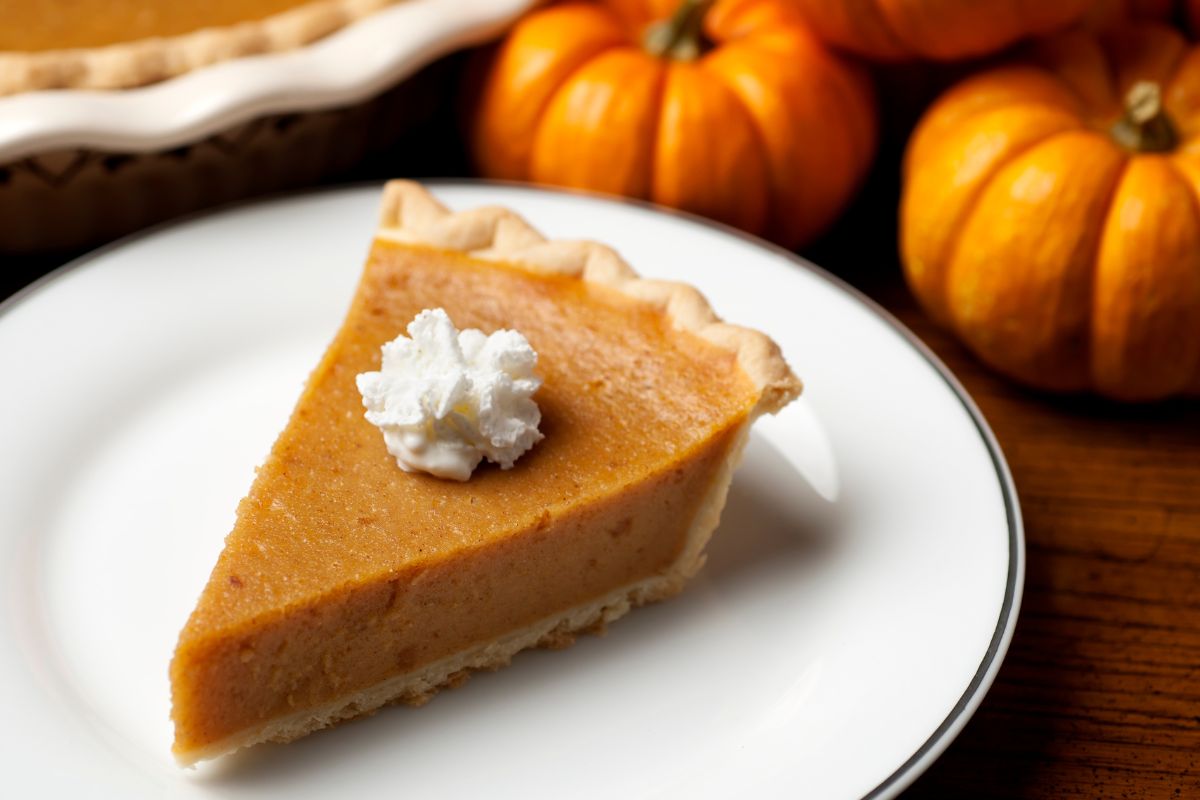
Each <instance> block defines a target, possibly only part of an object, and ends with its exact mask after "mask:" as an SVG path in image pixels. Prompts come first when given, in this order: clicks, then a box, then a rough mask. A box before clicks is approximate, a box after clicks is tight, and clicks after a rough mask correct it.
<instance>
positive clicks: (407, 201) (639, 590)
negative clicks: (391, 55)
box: [173, 181, 801, 764]
mask: <svg viewBox="0 0 1200 800" xmlns="http://www.w3.org/2000/svg"><path fill="white" fill-rule="evenodd" d="M376 236H377V238H379V239H383V240H389V241H393V242H397V243H402V244H409V245H418V246H429V247H433V248H437V249H439V250H449V251H457V252H461V253H466V254H469V255H470V256H471V257H473V258H476V259H482V260H492V261H498V262H503V264H505V265H506V266H507V267H515V268H517V269H523V270H528V271H530V272H534V273H538V274H547V273H549V274H553V275H556V276H561V277H564V278H568V279H577V280H582V281H590V282H595V283H599V284H603V285H604V286H606V287H609V288H614V289H616V290H618V291H619V292H621V293H623V294H625V295H628V296H630V297H633V298H636V299H637V300H638V301H639V302H640V304H641V305H643V306H650V307H653V308H656V309H657V310H658V312H659V313H661V314H662V315H663V316H664V317H665V318H666V320H668V321H669V323H670V324H672V325H674V326H676V327H678V328H682V329H684V330H687V331H689V332H692V333H694V334H697V335H699V336H700V337H702V338H704V339H706V340H707V341H709V342H711V343H713V344H714V345H716V347H717V348H719V349H723V350H726V351H727V352H729V353H731V354H732V355H734V356H735V358H736V361H737V363H738V365H739V366H740V367H741V369H742V371H743V372H744V373H745V374H746V376H747V377H748V378H749V380H750V382H751V383H752V384H753V385H754V386H755V388H756V389H757V390H758V399H757V402H756V403H755V404H754V405H753V406H752V407H751V408H750V409H749V410H748V411H747V412H746V414H745V416H744V418H742V419H741V420H740V421H738V422H737V424H736V427H735V428H733V429H731V431H732V435H731V439H730V441H731V445H730V446H729V449H728V451H727V452H726V455H725V457H724V458H723V460H722V461H721V462H720V464H719V466H718V467H717V468H716V470H715V474H714V475H713V476H712V478H711V479H710V480H709V481H708V483H707V487H706V488H705V491H704V494H703V495H701V497H700V500H699V502H698V503H697V505H696V506H695V509H696V511H695V514H694V516H693V518H692V522H691V523H690V526H688V527H687V529H686V531H685V534H684V536H683V539H682V541H683V544H682V547H680V549H679V554H678V556H677V557H676V558H675V560H674V561H673V562H672V563H670V564H669V565H668V566H667V567H666V568H665V569H660V570H658V571H657V572H656V573H655V574H653V575H651V576H650V577H648V578H644V579H641V580H637V581H635V582H633V583H631V584H626V585H623V586H619V587H617V588H615V589H613V590H611V591H608V592H607V593H606V594H604V595H603V596H600V597H598V598H596V599H593V600H590V601H588V602H585V603H582V604H580V605H577V606H574V607H572V608H568V609H565V610H563V611H560V612H557V613H554V614H552V615H550V616H548V617H544V618H542V619H540V620H537V621H536V622H534V623H532V624H529V625H525V626H524V627H522V628H520V629H518V630H514V631H510V632H508V633H505V634H502V635H500V636H498V637H496V638H493V639H490V640H486V641H478V642H476V643H475V644H473V645H471V646H469V647H467V648H466V649H463V650H461V651H459V652H455V653H453V654H451V655H449V656H447V657H444V658H441V659H439V660H435V661H433V662H431V663H427V664H425V665H422V666H420V667H418V668H416V669H414V670H411V671H408V672H405V673H403V674H399V675H396V676H394V677H391V678H389V679H387V680H384V681H382V682H380V683H377V684H375V685H373V686H369V687H367V688H365V689H362V690H358V691H354V692H351V693H348V694H343V695H341V696H339V697H337V698H335V699H334V700H333V701H331V702H328V703H325V704H323V705H321V706H318V707H315V708H313V707H309V708H305V709H302V710H298V711H296V712H295V713H291V714H285V715H281V716H276V717H274V718H272V719H269V720H267V721H265V722H264V723H262V724H260V725H257V726H253V727H250V728H248V729H243V730H241V731H238V732H236V733H233V734H231V735H228V736H225V737H224V738H221V739H219V740H218V741H214V742H211V743H209V744H207V745H204V746H198V747H188V748H186V749H181V748H180V747H179V746H178V745H177V747H176V750H175V755H176V758H177V759H178V760H179V761H180V762H181V763H183V764H191V763H194V762H196V761H199V760H203V759H208V758H213V757H216V756H219V755H222V754H224V753H227V752H230V751H232V750H236V749H238V748H241V747H246V746H250V745H253V744H257V743H259V742H265V741H274V742H286V741H291V740H293V739H296V738H299V737H301V736H304V735H305V734H308V733H310V732H312V731H315V730H318V729H320V728H324V727H326V726H329V725H332V724H334V723H337V722H339V721H341V720H345V719H350V718H353V717H357V716H360V715H363V714H369V713H372V712H374V711H375V710H377V709H379V708H380V707H382V706H384V705H387V704H389V703H393V702H404V703H408V704H411V705H420V704H422V703H424V702H425V701H426V700H428V699H429V698H430V697H431V696H432V695H433V694H435V693H436V692H437V691H438V690H439V689H441V688H445V687H450V686H455V685H457V684H458V683H460V682H462V681H463V680H464V679H465V678H466V677H467V675H468V674H469V673H470V672H471V671H472V670H478V669H496V668H498V667H501V666H504V665H506V664H508V662H509V661H510V659H511V658H512V657H513V655H515V654H516V653H517V652H519V651H521V650H524V649H527V648H530V647H535V646H543V647H563V646H566V645H569V644H571V643H572V642H573V641H574V639H575V636H576V634H578V633H581V632H588V631H595V630H602V629H603V628H604V627H605V626H606V625H607V623H609V622H611V621H613V620H615V619H617V618H619V617H621V616H623V615H624V614H626V613H627V612H628V611H629V610H630V609H632V608H634V607H636V606H639V605H642V604H645V603H648V602H652V601H655V600H660V599H664V598H666V597H669V596H671V595H674V594H676V593H678V592H679V591H680V590H681V589H682V588H683V586H684V584H685V583H686V581H687V580H688V579H689V578H691V577H692V576H693V575H694V574H695V573H696V572H697V571H698V570H699V569H700V568H701V567H702V566H703V564H704V561H705V555H704V548H705V545H706V544H707V542H708V540H709V538H710V536H711V534H712V532H713V530H714V529H715V528H716V527H717V523H718V521H719V518H720V514H721V510H722V508H723V507H724V505H725V500H726V496H727V492H728V488H729V484H730V481H731V478H732V474H733V470H734V468H735V467H736V466H737V463H738V462H739V461H740V458H741V453H742V450H743V448H744V445H745V443H746V441H747V439H748V435H749V431H750V427H751V425H752V424H753V422H754V420H755V419H756V418H757V417H758V416H759V415H761V414H763V413H774V412H776V411H778V410H779V409H781V408H783V407H784V406H785V405H787V404H788V403H789V402H791V401H792V400H793V399H794V398H795V397H796V396H797V395H798V394H799V393H800V389H801V384H800V382H799V380H797V379H796V377H795V376H794V375H793V374H792V371H791V369H790V368H789V367H788V365H787V363H786V362H785V361H784V359H783V357H782V354H781V353H780V351H779V348H778V346H777V345H776V344H775V343H774V342H773V341H772V340H771V339H770V338H768V337H767V336H766V335H764V334H762V333H760V332H758V331H754V330H750V329H747V328H743V327H739V326H736V325H729V324H726V323H723V322H721V321H720V319H719V318H718V317H717V316H716V314H715V313H714V312H713V310H712V308H711V307H710V306H709V304H708V302H707V301H706V300H705V299H704V297H703V296H702V295H701V294H700V292H699V291H697V290H696V289H695V288H693V287H691V286H688V285H686V284H681V283H673V282H667V281H658V280H648V279H642V278H639V277H637V275H636V274H635V273H634V271H633V270H632V269H631V268H630V267H629V266H628V265H627V264H626V263H625V262H624V261H623V260H622V259H621V258H620V257H619V256H618V255H617V254H616V253H615V252H614V251H613V250H611V249H610V248H608V247H605V246H603V245H600V244H595V243H591V242H578V241H554V240H547V239H545V238H544V237H543V236H541V235H540V234H539V233H538V232H537V231H535V230H534V229H533V228H531V227H530V226H529V225H528V224H527V223H526V222H525V221H524V220H523V219H521V218H520V217H518V216H517V215H516V214H514V213H512V212H511V211H509V210H507V209H504V208H497V207H487V208H478V209H473V210H468V211H460V212H457V213H451V212H449V211H448V210H447V209H445V208H444V207H443V206H442V205H441V204H440V203H438V201H437V200H436V199H434V198H433V196H432V195H430V194H429V193H428V192H427V191H426V190H425V189H424V188H423V187H421V186H420V185H418V184H415V183H412V182H408V181H392V182H390V183H389V184H388V185H387V186H386V188H385V191H384V199H383V210H382V218H381V220H380V224H379V228H378V231H377V233H376ZM177 658H178V656H177ZM175 666H176V665H173V670H174V669H175ZM173 675H174V672H173ZM176 720H177V723H178V722H179V718H178V708H177V709H176Z"/></svg>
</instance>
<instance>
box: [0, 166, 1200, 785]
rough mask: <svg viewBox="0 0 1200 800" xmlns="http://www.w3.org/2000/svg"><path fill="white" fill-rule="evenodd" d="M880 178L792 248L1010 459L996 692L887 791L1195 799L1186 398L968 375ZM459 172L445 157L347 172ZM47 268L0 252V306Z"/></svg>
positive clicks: (1191, 476)
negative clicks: (871, 316)
mask: <svg viewBox="0 0 1200 800" xmlns="http://www.w3.org/2000/svg"><path fill="white" fill-rule="evenodd" d="M423 152H428V151H423ZM895 170H896V159H895V158H894V157H891V158H889V157H886V156H885V157H882V158H881V159H880V164H879V165H878V166H877V168H876V177H875V178H874V179H873V182H872V184H871V186H869V187H867V190H866V191H865V192H864V194H863V195H862V198H861V199H860V201H859V202H858V203H857V204H856V206H855V208H854V209H853V210H852V211H851V213H850V214H849V215H848V216H847V218H846V219H845V221H844V222H843V223H842V224H840V225H839V228H838V230H836V231H834V232H833V233H832V234H831V235H830V236H829V237H827V238H826V240H825V241H824V242H822V243H820V244H819V245H818V246H816V247H814V248H812V249H811V251H810V252H809V255H810V256H811V257H812V258H813V259H814V260H816V261H817V262H818V263H821V264H823V265H825V266H827V267H829V268H830V269H832V270H833V271H834V272H837V273H839V274H841V275H842V276H843V277H845V278H846V279H848V280H849V281H851V282H852V283H854V284H856V285H857V286H859V287H860V288H862V289H863V290H864V291H866V292H867V293H868V294H870V295H872V296H873V297H875V298H876V299H877V300H879V301H880V302H881V303H883V304H884V305H885V306H886V307H888V308H889V309H890V310H891V311H893V313H895V314H896V315H897V316H898V317H899V318H900V319H901V320H902V321H903V322H904V323H905V324H907V325H908V326H909V327H911V328H912V329H913V330H914V331H915V332H916V333H917V334H918V335H919V336H920V337H921V338H922V339H924V340H925V341H926V342H927V343H928V344H929V345H930V346H931V347H932V348H933V349H934V351H935V352H937V353H938V355H940V356H941V358H942V359H943V360H944V361H945V362H946V363H947V364H948V365H949V366H950V368H951V369H952V370H953V371H954V373H955V374H956V375H957V376H958V377H959V379H960V380H961V381H962V382H963V384H964V385H965V386H966V387H967V389H968V390H969V391H970V393H971V394H972V395H973V396H974V398H975V399H976V401H977V402H978V404H979V406H980V408H981V409H982V410H983V413H984V415H985V416H986V417H987V419H988V421H989V422H990V423H991V425H992V427H993V429H994V430H995V432H996V436H997V438H998V439H999V441H1000V444H1001V445H1002V447H1003V449H1004V452H1005V455H1006V456H1007V458H1008V461H1009V464H1010V466H1011V467H1012V472H1013V475H1014V477H1015V479H1016V484H1017V489H1018V492H1019V495H1020V501H1021V506H1022V509H1023V512H1024V516H1025V526H1026V536H1027V542H1028V572H1027V577H1026V584H1025V598H1024V603H1023V606H1022V609H1021V615H1020V620H1019V623H1018V625H1017V631H1016V635H1015V638H1014V640H1013V643H1012V647H1011V649H1010V651H1009V654H1008V658H1007V660H1006V661H1005V663H1004V666H1003V667H1002V669H1001V671H1000V674H999V677H998V679H997V681H996V684H995V686H994V688H993V689H992V691H991V693H990V694H989V695H988V697H987V698H986V699H985V700H984V702H983V705H982V707H981V708H980V709H979V711H978V713H977V714H976V715H975V717H974V719H973V720H972V721H971V722H970V723H969V725H968V726H967V728H966V730H965V731H964V732H963V734H962V735H961V736H960V737H959V739H958V740H957V741H956V742H955V743H954V744H953V745H951V747H950V748H949V750H948V751H947V752H946V754H945V755H944V756H943V757H942V758H941V759H940V760H939V761H938V762H937V763H936V764H935V765H934V766H933V767H932V768H931V769H930V770H929V772H928V773H927V774H926V775H925V776H923V777H922V778H920V779H919V780H918V781H917V783H916V784H915V785H914V786H913V787H912V789H911V790H910V791H909V792H907V793H906V794H905V798H906V799H907V798H912V799H913V800H917V799H918V798H943V797H945V798H1064V797H1087V798H1108V797H1112V798H1140V797H1147V798H1158V797H1163V798H1173V797H1179V798H1188V797H1192V798H1197V797H1200V402H1176V403H1170V404H1160V405H1154V406H1148V407H1139V408H1128V407H1122V406H1117V405H1112V404H1108V403H1104V402H1100V401H1096V400H1091V399H1088V398H1056V397H1047V396H1044V395H1039V394H1036V393H1032V392H1028V391H1025V390H1023V389H1020V388H1018V387H1015V386H1013V385H1011V384H1009V383H1007V382H1005V381H1003V380H1001V379H998V378H996V377H995V376H993V375H991V374H990V373H988V372H987V371H986V370H985V369H983V368H982V367H980V366H979V364H978V363H977V362H975V361H974V360H973V359H972V358H970V357H969V356H968V355H967V354H966V353H965V352H964V351H963V350H962V349H961V348H960V347H959V346H958V345H957V344H956V343H955V342H954V341H953V340H951V339H950V338H949V337H947V336H946V335H944V334H943V333H941V332H940V331H938V330H937V329H935V328H933V327H932V326H931V325H930V324H929V323H928V321H927V320H926V319H925V318H924V317H923V316H922V315H921V314H920V312H919V311H918V310H917V309H916V307H915V305H914V303H913V301H912V299H911V297H910V296H909V295H908V293H907V291H906V290H905V289H904V287H903V284H902V282H901V281H900V279H899V268H898V265H897V264H896V261H895V253H894V247H893V246H892V242H894V241H895V239H894V222H893V220H894V216H895V202H896V198H895V195H896V191H897V187H896V184H895V180H894V175H895ZM465 171H466V168H465V166H464V162H463V160H462V158H461V154H460V153H458V154H456V153H453V152H451V153H450V154H448V155H447V154H445V153H443V154H442V155H441V156H439V158H437V159H434V160H431V161H424V162H422V163H421V164H420V165H417V166H415V167H414V166H413V165H411V164H405V165H402V166H400V167H399V168H398V167H397V165H396V164H395V163H388V162H386V161H385V162H382V163H377V164H373V165H365V166H364V167H363V168H362V169H360V170H358V171H357V172H356V174H355V175H354V176H353V177H356V178H382V177H386V176H391V175H398V174H402V172H407V174H413V173H414V172H416V174H423V175H434V174H443V175H455V174H464V173H465ZM864 231H866V232H868V233H869V235H864ZM59 260H60V259H59ZM57 261H58V260H56V259H40V260H31V259H15V258H12V257H8V258H5V257H4V256H3V254H0V298H2V297H4V296H7V295H8V294H11V293H12V292H13V291H15V290H16V289H17V288H19V287H20V286H21V285H23V284H24V283H26V282H28V281H29V280H31V279H32V278H33V277H35V276H36V275H37V274H38V273H40V272H41V271H44V270H45V269H48V268H49V267H51V266H53V265H54V264H55V263H57ZM797 796H798V797H802V796H803V792H802V787H798V794H797ZM814 800H815V799H814Z"/></svg>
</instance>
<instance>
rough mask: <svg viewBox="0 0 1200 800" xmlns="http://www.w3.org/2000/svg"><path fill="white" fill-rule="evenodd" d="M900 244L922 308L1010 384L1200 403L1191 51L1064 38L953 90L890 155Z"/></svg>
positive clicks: (1196, 125) (1198, 171)
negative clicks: (898, 183)
mask: <svg viewBox="0 0 1200 800" xmlns="http://www.w3.org/2000/svg"><path fill="white" fill-rule="evenodd" d="M900 250H901V260H902V262H903V265H904V270H905V274H906V276H907V278H908V282H909V285H910V287H911V288H912V290H913V292H914V294H915V295H916V297H917V298H918V300H919V301H920V302H921V304H922V305H923V306H924V308H925V309H926V310H927V311H928V312H929V314H930V315H931V316H932V317H933V318H934V319H936V320H938V321H939V322H941V323H942V324H944V325H945V326H947V327H948V328H950V329H952V330H953V331H955V332H956V333H957V334H958V335H959V337H961V339H962V340H963V341H964V342H965V343H966V345H967V346H968V347H969V348H970V349H971V350H973V351H974V352H975V353H976V354H977V355H978V356H979V357H980V358H981V359H982V360H984V361H985V362H987V363H988V364H991V365H992V366H993V367H995V368H996V369H998V370H1000V371H1001V372H1004V373H1006V374H1008V375H1010V376H1012V377H1014V378H1016V379H1018V380H1020V381H1023V382H1025V383H1028V384H1031V385H1033V386H1037V387H1043V388H1046V389H1053V390H1084V389H1093V390H1095V391H1098V392H1100V393H1102V394H1105V395H1108V396H1111V397H1113V398H1118V399H1123V400H1152V399H1156V398H1163V397H1167V396H1170V395H1177V394H1185V393H1195V392H1197V391H1200V47H1193V46H1190V45H1189V44H1188V43H1187V42H1186V41H1185V40H1184V38H1183V37H1182V36H1181V35H1180V34H1179V33H1177V32H1175V31H1174V30H1172V29H1170V28H1167V27H1165V26H1160V25H1157V24H1149V23H1147V24H1141V25H1128V26H1125V27H1124V28H1123V29H1121V30H1118V31H1114V32H1113V33H1112V34H1111V35H1110V36H1109V37H1107V38H1100V37H1098V36H1097V35H1095V34H1092V33H1087V32H1084V31H1076V32H1073V33H1069V34H1063V35H1060V36H1058V37H1055V38H1053V39H1050V40H1047V41H1045V42H1043V43H1040V44H1039V45H1038V46H1037V47H1036V48H1034V49H1033V51H1032V52H1031V54H1030V57H1029V58H1028V60H1026V61H1024V62H1020V63H1013V64H1010V65H1007V66H1003V67H999V68H996V69H993V70H990V71H987V72H983V73H981V74H979V75H977V76H975V77H972V78H969V79H967V80H966V81H965V82H963V83H961V84H959V85H957V86H956V87H954V88H952V89H951V90H950V91H949V92H947V93H946V94H945V95H943V96H942V97H941V98H940V99H939V100H938V101H937V102H936V103H935V104H934V105H933V106H932V107H931V108H930V110H929V111H928V112H927V113H926V115H925V116H924V117H923V118H922V120H921V121H920V122H919V123H918V126H917V129H916V131H915V132H914V134H913V136H912V138H911V140H910V142H909V145H908V149H907V152H906V154H905V164H904V185H903V195H902V200H901V209H900Z"/></svg>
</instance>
